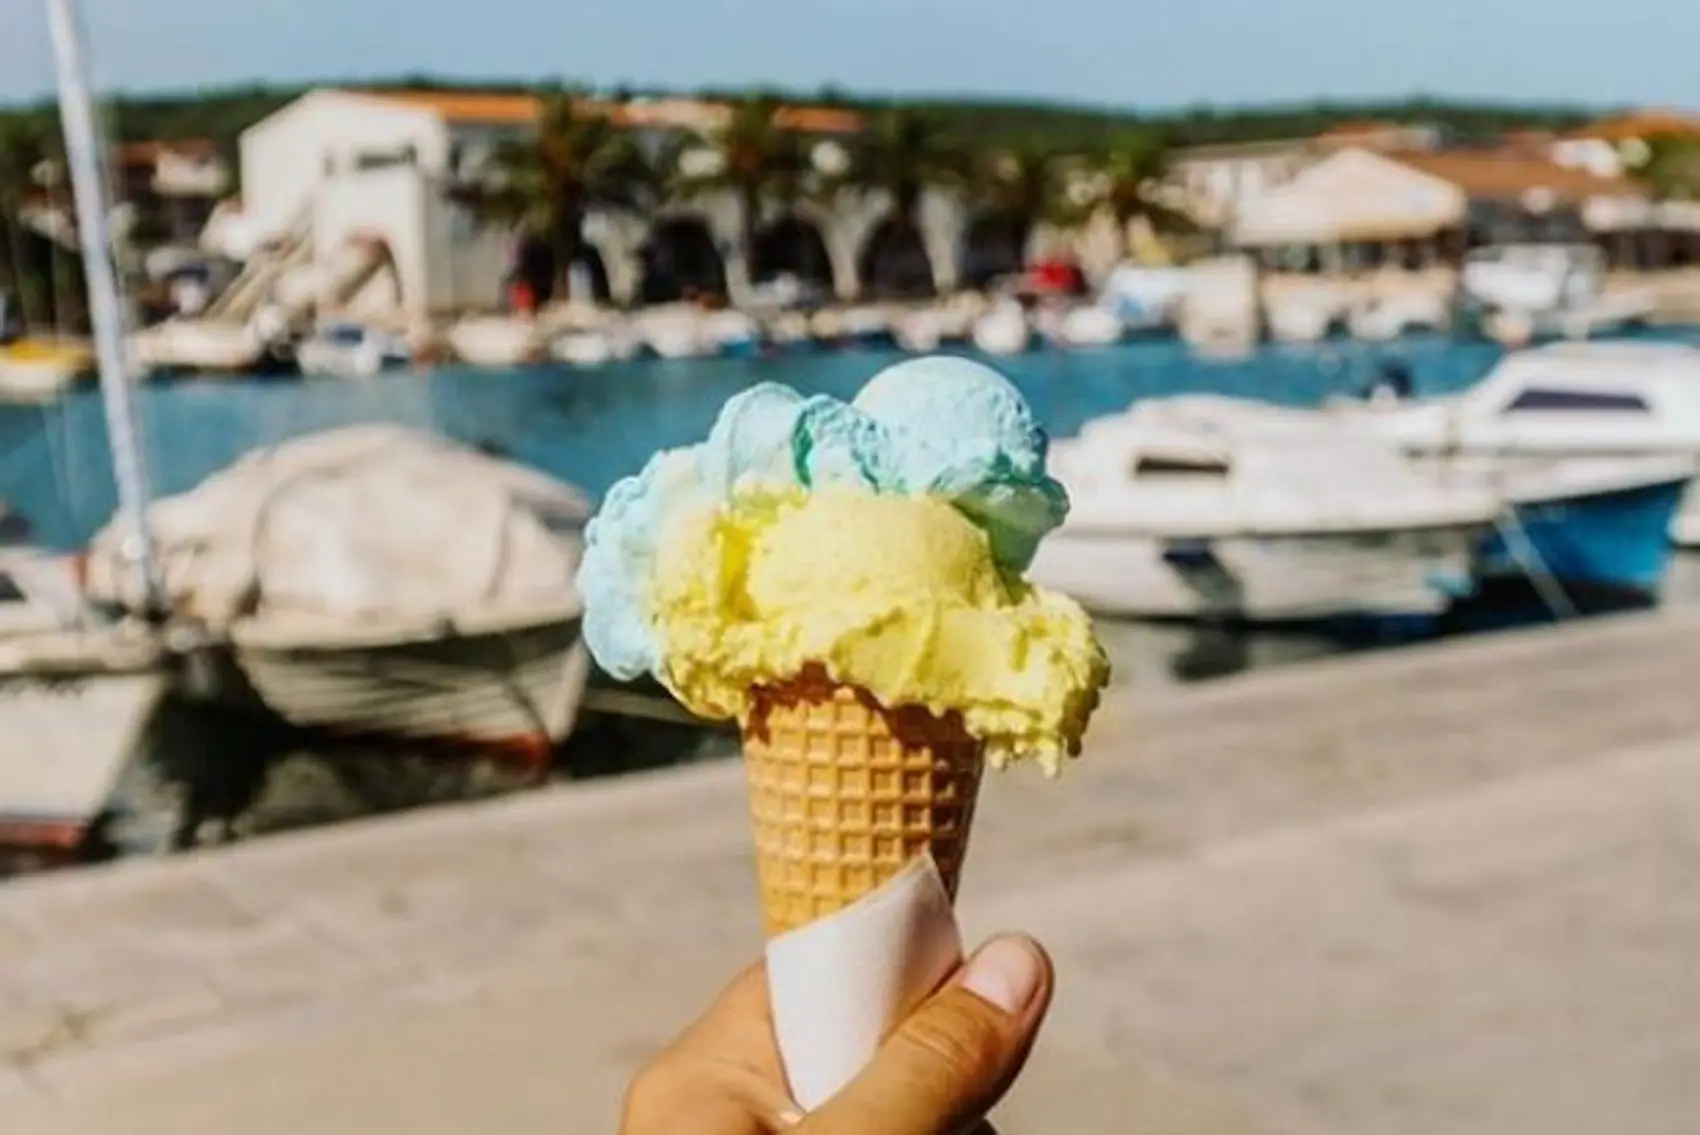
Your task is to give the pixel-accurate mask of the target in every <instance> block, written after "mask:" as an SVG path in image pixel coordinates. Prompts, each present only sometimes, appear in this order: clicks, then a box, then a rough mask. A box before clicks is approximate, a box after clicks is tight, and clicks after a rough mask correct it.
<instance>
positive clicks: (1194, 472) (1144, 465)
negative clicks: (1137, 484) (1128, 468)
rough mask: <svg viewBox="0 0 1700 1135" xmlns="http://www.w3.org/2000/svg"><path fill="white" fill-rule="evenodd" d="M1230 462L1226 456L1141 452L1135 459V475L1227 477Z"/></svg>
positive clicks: (1142, 477)
mask: <svg viewBox="0 0 1700 1135" xmlns="http://www.w3.org/2000/svg"><path fill="white" fill-rule="evenodd" d="M1227 475H1228V462H1227V460H1226V459H1225V458H1220V457H1207V456H1204V455H1202V454H1200V455H1198V456H1181V455H1178V454H1167V453H1141V454H1140V455H1139V456H1138V457H1135V458H1134V461H1133V476H1134V478H1135V479H1140V480H1151V479H1153V478H1157V477H1226V476H1227Z"/></svg>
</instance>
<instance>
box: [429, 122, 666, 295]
mask: <svg viewBox="0 0 1700 1135" xmlns="http://www.w3.org/2000/svg"><path fill="white" fill-rule="evenodd" d="M659 191H660V184H659V174H658V172H657V171H656V169H655V168H654V166H653V164H652V163H651V162H649V161H648V160H646V159H645V157H644V154H643V152H642V150H641V149H640V148H639V146H638V144H637V141H636V139H635V138H634V137H633V136H632V135H631V134H630V133H629V132H628V131H626V130H625V129H623V128H622V127H621V125H620V124H619V123H618V122H616V121H615V120H614V118H613V116H612V115H611V114H610V113H609V112H608V111H606V110H604V109H601V108H591V107H587V106H586V105H585V103H583V102H582V101H581V100H579V99H577V98H574V97H573V96H571V95H566V94H561V95H554V96H551V97H549V98H548V99H547V101H546V102H545V104H544V108H543V114H542V117H541V119H540V121H539V123H538V131H537V134H536V136H535V137H533V138H528V139H525V140H522V141H517V142H514V143H512V144H510V145H507V146H504V147H503V148H501V149H500V150H498V151H497V153H496V154H495V155H494V156H493V159H492V164H491V169H490V170H489V171H488V173H487V176H486V177H485V178H484V179H483V180H482V181H480V182H479V183H477V184H475V185H473V186H470V187H468V188H467V189H466V190H464V191H463V192H464V194H465V196H466V197H467V198H469V200H470V202H471V204H472V205H473V207H474V208H475V209H476V210H477V211H478V213H479V214H480V216H481V217H482V218H483V219H485V220H487V221H492V222H497V223H503V224H508V225H512V226H515V227H516V228H518V229H519V230H520V231H521V232H523V233H524V234H525V235H526V236H528V237H530V238H531V239H533V240H536V241H538V242H540V243H541V244H543V245H544V246H545V247H546V248H547V249H548V251H549V253H550V257H549V259H550V260H551V261H552V262H553V269H552V278H551V279H549V280H548V281H547V282H548V284H549V285H550V289H551V290H554V289H559V290H562V291H565V285H566V282H567V280H568V279H569V278H570V273H571V271H572V267H573V265H574V264H576V263H578V262H579V261H580V260H581V259H583V257H584V254H585V251H586V247H585V240H584V219H585V215H586V214H587V213H589V212H590V210H592V209H595V208H609V209H625V210H627V211H630V212H639V213H641V212H644V211H646V210H647V209H649V208H651V207H653V204H654V202H655V200H656V198H657V196H658V194H659ZM546 298H547V296H540V297H539V299H546Z"/></svg>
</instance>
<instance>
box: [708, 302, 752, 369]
mask: <svg viewBox="0 0 1700 1135" xmlns="http://www.w3.org/2000/svg"><path fill="white" fill-rule="evenodd" d="M702 333H703V336H704V338H705V339H707V341H708V342H709V343H711V344H713V349H714V352H715V353H716V354H718V355H722V356H726V357H728V358H749V357H750V356H752V355H757V354H760V353H761V326H760V325H759V324H758V323H757V322H756V321H755V319H754V318H752V317H751V316H749V315H747V314H745V313H744V312H741V311H734V310H726V311H716V312H711V313H710V314H709V315H707V316H705V317H704V318H703V321H702Z"/></svg>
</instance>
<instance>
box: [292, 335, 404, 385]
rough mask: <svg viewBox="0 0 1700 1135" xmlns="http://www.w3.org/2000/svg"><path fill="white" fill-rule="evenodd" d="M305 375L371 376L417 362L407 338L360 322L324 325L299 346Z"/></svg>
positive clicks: (297, 352)
mask: <svg viewBox="0 0 1700 1135" xmlns="http://www.w3.org/2000/svg"><path fill="white" fill-rule="evenodd" d="M295 360H296V362H297V363H298V364H299V365H300V367H301V373H302V374H304V375H313V376H320V377H327V378H370V377H371V376H373V375H375V374H379V373H382V372H383V371H388V370H406V369H407V368H408V367H411V366H412V365H413V352H412V350H410V349H409V348H408V345H407V340H406V339H405V338H404V337H402V336H400V335H395V334H392V333H390V332H388V331H380V330H378V329H377V328H374V327H366V326H363V325H361V324H359V323H327V324H321V325H320V326H319V328H318V329H317V330H316V331H314V332H313V334H312V335H311V336H310V337H308V338H307V339H304V340H303V341H302V342H301V344H300V345H299V346H298V347H296V348H295Z"/></svg>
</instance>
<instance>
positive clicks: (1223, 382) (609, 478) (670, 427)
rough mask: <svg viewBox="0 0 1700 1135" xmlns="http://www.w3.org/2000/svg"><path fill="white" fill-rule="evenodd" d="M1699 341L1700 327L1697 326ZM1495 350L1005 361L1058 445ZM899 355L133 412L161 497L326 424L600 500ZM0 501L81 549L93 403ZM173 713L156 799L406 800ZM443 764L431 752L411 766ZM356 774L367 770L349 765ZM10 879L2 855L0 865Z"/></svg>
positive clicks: (639, 759) (1458, 383)
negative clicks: (507, 458) (658, 460)
mask: <svg viewBox="0 0 1700 1135" xmlns="http://www.w3.org/2000/svg"><path fill="white" fill-rule="evenodd" d="M1662 337H1665V338H1671V337H1676V338H1687V337H1690V336H1685V335H1675V336H1672V335H1670V334H1666V335H1664V336H1662ZM1692 337H1694V338H1696V339H1700V333H1696V334H1695V335H1694V336H1692ZM1499 356H1500V351H1499V349H1498V348H1496V347H1494V346H1492V345H1490V344H1473V343H1472V344H1456V343H1451V342H1448V341H1445V340H1441V339H1426V340H1412V341H1407V342H1404V343H1400V344H1394V345H1381V346H1373V347H1372V346H1369V345H1365V344H1351V343H1339V344H1334V343H1325V344H1319V345H1311V346H1270V347H1266V348H1264V349H1262V350H1261V351H1259V352H1258V353H1257V354H1256V355H1255V356H1253V357H1251V358H1249V359H1246V360H1242V361H1236V362H1218V361H1204V360H1199V359H1195V358H1193V357H1191V356H1190V355H1189V354H1188V353H1187V351H1186V350H1185V348H1184V347H1182V346H1181V345H1179V344H1176V343H1164V342H1155V343H1140V344H1134V345H1129V346H1124V347H1117V348H1113V349H1106V350H1097V351H1081V352H1075V353H1071V354H1061V353H1035V354H1032V355H1028V356H1025V357H1022V358H1019V359H1014V360H999V362H998V363H997V365H998V366H999V368H1000V369H1002V370H1004V371H1005V372H1006V373H1008V374H1009V375H1010V376H1011V377H1012V378H1013V379H1014V380H1015V381H1016V383H1017V384H1019V385H1020V387H1021V388H1022V390H1023V392H1024V393H1025V394H1026V396H1027V397H1028V399H1029V400H1030V401H1031V402H1032V404H1033V406H1034V408H1035V410H1036V411H1037V413H1038V415H1039V416H1040V418H1041V420H1042V421H1043V422H1044V423H1045V425H1046V426H1047V427H1048V428H1049V429H1050V430H1051V432H1052V433H1053V435H1055V436H1059V437H1062V436H1067V435H1069V434H1072V433H1073V432H1075V431H1076V430H1078V429H1079V428H1080V426H1081V425H1082V423H1084V422H1086V421H1087V420H1088V419H1090V418H1093V417H1096V416H1098V415H1100V414H1104V413H1108V412H1111V411H1114V410H1117V409H1120V408H1122V407H1125V406H1126V405H1127V404H1128V403H1130V402H1132V401H1134V400H1135V399H1138V398H1148V397H1154V396H1160V395H1169V394H1177V393H1187V392H1211V393H1219V394H1227V395H1240V396H1247V397H1258V398H1265V399H1269V400H1272V401H1277V402H1282V403H1287V404H1292V405H1309V404H1314V403H1316V402H1318V401H1320V400H1322V399H1323V398H1325V397H1327V396H1328V395H1330V394H1335V393H1341V392H1347V391H1354V390H1358V389H1361V388H1362V387H1363V386H1364V385H1366V384H1367V383H1368V381H1369V380H1370V378H1371V377H1372V373H1373V370H1374V367H1375V364H1376V363H1377V361H1379V360H1382V359H1389V358H1398V359H1400V360H1401V361H1403V362H1405V363H1406V365H1407V366H1409V367H1410V369H1411V371H1412V373H1413V375H1414V377H1415V380H1416V388H1417V392H1418V393H1419V394H1435V393H1444V392H1449V391H1455V390H1459V389H1462V388H1464V387H1466V386H1468V385H1469V384H1471V383H1473V382H1475V381H1476V380H1477V379H1478V378H1480V377H1481V375H1483V374H1484V373H1486V372H1487V370H1488V369H1489V368H1490V367H1491V366H1492V365H1493V364H1494V362H1496V361H1497V360H1498V358H1499ZM899 357H900V356H898V355H897V354H895V353H879V352H873V351H864V352H848V353H843V354H833V353H815V354H808V355H800V356H797V357H792V358H780V359H750V360H723V361H713V362H690V363H683V362H662V361H653V362H641V363H632V364H629V365H623V366H614V367H607V368H598V369H594V370H583V371H575V370H570V369H566V368H541V369H533V370H523V371H513V372H509V373H491V372H478V371H470V370H455V369H443V370H439V371H435V372H432V373H429V374H392V375H384V376H381V377H378V378H376V379H373V380H370V381H364V382H357V383H356V382H335V381H319V382H298V381H289V380H240V381H238V380H217V381H202V382H194V383H180V384H165V385H158V386H152V387H149V388H148V389H146V390H144V391H143V392H142V396H141V404H142V410H143V415H144V422H145V432H146V449H147V454H148V457H149V458H150V465H151V467H152V472H153V476H154V481H155V488H156V491H157V492H159V493H173V492H180V491H183V490H186V489H188V488H191V487H192V486H194V485H195V484H196V483H197V482H198V481H200V480H201V479H202V478H204V477H206V476H207V475H208V474H210V473H212V472H214V471H216V470H217V469H219V468H221V467H223V466H225V465H227V464H228V463H230V462H231V461H233V460H235V459H236V458H238V457H239V456H241V455H242V454H243V453H244V452H246V451H247V450H249V449H251V448H252V447H254V446H257V445H262V444H268V443H275V442H278V441H280V440H283V439H285V438H287V437H291V436H295V435H298V434H302V433H307V432H311V431H314V430H320V429H325V428H328V427H332V426H337V425H346V424H353V423H357V422H376V421H385V422H394V423H399V424H407V425H415V426H420V427H427V428H431V429H435V430H438V431H440V432H443V433H446V434H449V435H451V436H454V437H457V438H460V439H462V440H465V441H469V442H481V441H493V442H497V443H499V444H501V445H502V446H504V447H506V448H507V449H508V450H509V451H510V452H511V453H512V454H513V455H514V456H516V457H517V458H519V459H521V460H524V461H527V462H529V463H532V464H534V465H537V466H540V467H542V468H544V469H546V470H548V471H550V472H552V473H554V474H556V475H557V476H560V477H562V478H564V479H565V480H567V481H570V482H572V483H574V484H576V485H579V486H580V487H581V488H583V489H585V490H587V491H588V492H590V493H592V494H593V495H600V494H601V493H602V492H604V491H605V490H606V489H607V488H608V486H609V485H610V484H612V483H613V482H614V481H615V480H616V479H618V478H619V477H621V476H624V475H625V474H627V473H630V472H632V471H634V470H636V469H637V468H638V467H639V466H640V465H642V463H643V462H644V461H645V460H646V459H647V458H648V456H649V455H650V453H651V452H653V451H654V450H655V449H656V448H658V447H663V446H672V445H679V444H683V443H688V442H691V441H695V440H697V439H699V438H701V437H702V436H703V435H704V433H705V432H706V431H707V429H708V426H709V424H710V423H711V422H712V420H713V418H714V416H715V414H716V412H717V411H718V410H719V408H720V406H721V404H722V403H723V402H724V401H725V400H726V398H727V396H728V395H730V394H732V393H733V392H735V391H737V390H739V389H742V388H743V387H745V386H747V385H749V384H750V383H752V382H756V381H761V380H767V379H776V380H780V381H784V382H788V383H790V384H792V385H794V386H796V387H798V388H800V389H802V390H805V391H821V392H826V393H831V394H835V395H838V396H840V397H844V396H848V395H850V394H853V393H854V392H855V390H856V389H857V388H858V387H859V386H861V384H862V383H863V382H864V381H866V380H867V379H868V378H869V377H871V376H872V375H873V374H874V373H875V372H877V371H878V370H879V369H880V368H881V367H883V366H885V365H887V364H888V363H891V362H893V361H896V360H897V359H898V358H899ZM0 497H4V498H6V499H7V500H9V501H11V502H12V503H13V504H14V505H15V506H17V507H18V508H20V509H21V510H23V512H24V513H25V515H27V516H28V517H30V518H31V520H32V521H33V522H34V524H35V527H36V529H37V531H38V533H39V534H40V536H41V538H42V539H43V540H44V541H46V542H48V543H51V544H56V545H59V546H64V547H74V546H77V545H80V544H81V543H83V542H84V541H86V540H87V539H88V537H89V536H90V535H91V534H92V533H93V532H94V531H95V530H96V529H98V528H99V527H100V526H101V525H103V524H104V523H105V522H106V521H107V520H108V519H109V518H110V516H111V515H112V512H113V509H114V508H115V506H116V493H115V491H114V487H113V483H112V477H111V468H110V462H109V460H108V457H107V453H106V445H105V440H104V433H103V430H102V421H101V406H100V401H99V398H98V395H96V394H95V393H93V392H88V393H81V394H78V395H76V396H75V397H73V398H71V399H69V400H67V401H65V402H63V403H61V404H58V405H55V406H51V407H47V408H36V407H19V406H4V405H0ZM1665 596H1666V598H1667V599H1670V598H1673V597H1678V596H1680V597H1684V598H1687V599H1689V600H1690V601H1692V599H1693V598H1694V597H1696V596H1700V563H1697V562H1695V561H1692V560H1686V562H1685V558H1683V557H1679V558H1678V560H1677V562H1676V564H1674V565H1673V570H1672V572H1671V576H1670V579H1669V580H1668V581H1667V583H1666V587H1665ZM1099 634H1100V637H1101V638H1102V640H1103V642H1104V644H1105V647H1106V649H1107V650H1108V651H1109V653H1110V656H1111V659H1112V661H1113V663H1114V666H1115V670H1116V681H1117V682H1118V683H1126V684H1130V685H1138V686H1145V685H1167V684H1170V683H1172V682H1186V681H1192V680H1197V679H1201V678H1208V677H1213V676H1216V675H1220V674H1225V673H1232V672H1235V671H1238V670H1244V669H1247V668H1255V667H1262V666H1272V665H1282V664H1285V663H1288V662H1292V661H1295V660H1298V659H1302V658H1309V657H1316V656H1319V655H1322V654H1327V653H1334V652H1337V651H1339V650H1341V649H1358V648H1360V647H1364V646H1376V645H1381V644H1380V643H1377V642H1369V643H1359V642H1351V641H1343V640H1341V639H1340V638H1339V637H1337V636H1325V635H1320V634H1303V633H1274V634H1271V633H1261V634H1241V633H1234V632H1230V631H1229V630H1227V629H1225V628H1217V627H1182V626H1153V625H1145V624H1136V623H1116V622H1110V623H1105V624H1103V625H1101V626H1100V628H1099ZM178 709H179V713H178V716H177V717H176V718H175V719H174V720H175V721H176V724H175V725H174V726H173V729H174V731H173V732H170V733H169V734H168V735H165V736H162V737H161V738H160V739H158V740H157V742H156V749H155V751H153V752H152V754H151V755H150V757H149V760H148V762H147V763H148V767H150V768H155V769H156V770H157V771H156V773H155V776H156V778H157V779H158V780H159V781H160V782H161V783H164V784H167V785H177V786H181V788H180V790H175V789H174V794H168V796H167V797H166V798H167V799H184V800H188V801H189V802H190V808H191V810H192V811H193V812H194V813H195V814H197V815H199V814H206V815H209V816H219V817H227V816H242V817H246V819H244V821H243V822H244V823H247V824H249V825H250V830H253V831H264V830H272V829H275V828H280V827H294V826H300V825H303V824H315V823H321V822H329V821H333V820H338V819H343V818H347V817H349V816H353V815H360V814H364V813H365V812H367V811H370V810H372V809H374V808H393V807H396V806H397V805H398V803H400V802H401V798H402V796H403V795H405V794H403V793H401V791H400V790H399V789H396V788H395V787H394V785H395V782H396V780H397V777H398V775H399V773H398V770H400V769H402V768H403V766H402V765H401V764H398V763H397V761H398V759H399V758H398V757H397V755H395V754H383V755H382V756H381V757H380V758H379V763H377V764H370V765H363V764H362V763H361V761H362V760H364V758H361V757H357V756H356V757H347V756H343V755H337V756H335V757H334V758H333V756H332V755H331V754H323V753H313V754H300V753H295V752H293V751H287V750H283V751H280V750H278V749H277V748H276V746H279V745H282V746H287V745H288V744H289V741H288V739H287V738H286V739H284V740H282V741H274V740H272V739H269V738H262V737H256V736H255V735H253V734H252V733H250V732H249V731H248V730H247V729H246V727H245V726H243V727H238V726H237V725H236V724H235V723H234V722H231V721H227V720H225V719H223V718H219V717H209V716H207V714H206V711H204V710H202V709H200V708H198V707H190V706H184V707H178ZM660 728H661V727H658V726H652V725H646V724H645V723H641V722H629V721H626V720H624V719H615V718H594V719H588V720H587V722H586V723H585V724H584V726H583V727H582V728H581V729H580V731H579V733H578V734H576V735H575V742H574V746H575V747H574V750H573V753H572V755H571V756H569V757H565V758H563V767H565V768H566V769H568V770H569V772H570V773H571V774H572V775H587V774H594V773H595V772H598V771H610V770H615V769H621V768H629V767H637V766H640V765H644V764H648V763H657V762H668V761H677V760H679V759H681V758H682V756H683V755H684V754H685V753H686V752H687V751H689V750H690V745H691V744H696V743H698V742H686V741H682V740H680V739H678V738H674V737H663V736H651V734H652V733H654V732H655V730H658V729H660ZM644 730H648V732H645V731H644ZM407 767H409V768H411V766H407ZM436 767H437V766H436V764H435V763H434V762H426V763H424V764H423V765H421V768H422V769H435V768H436ZM292 768H294V769H299V770H302V771H310V770H313V769H317V770H319V771H315V772H312V775H310V776H305V777H303V776H294V775H291V776H286V775H283V774H282V772H280V771H279V770H284V769H292ZM331 768H334V769H338V770H340V771H339V772H338V773H337V774H336V775H334V776H329V775H327V774H326V773H325V772H324V769H331ZM360 768H365V769H366V771H365V772H364V773H361V774H360V775H354V771H355V770H358V769H360ZM414 771H419V770H414ZM433 775H434V774H433ZM362 788H364V789H370V790H371V791H370V792H366V791H361V789H362ZM379 789H381V790H379ZM452 795H453V793H452V792H450V791H448V790H445V789H441V788H438V787H429V788H421V789H420V790H419V799H421V800H440V799H447V798H450V796H452ZM151 799H152V798H151V797H147V796H137V797H136V799H134V800H131V801H129V802H128V803H127V804H126V805H125V807H127V808H129V809H131V810H133V811H134V812H135V813H136V814H138V815H144V816H154V817H155V820H156V821H157V824H166V823H168V822H175V821H171V820H170V818H169V815H168V811H167V809H165V808H164V807H163V806H162V807H159V808H156V807H155V806H154V805H153V804H151V803H150V802H149V801H150V800H151ZM374 801H376V802H374ZM156 813H157V814H156ZM4 872H5V867H4V864H3V863H0V876H3V875H4Z"/></svg>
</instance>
